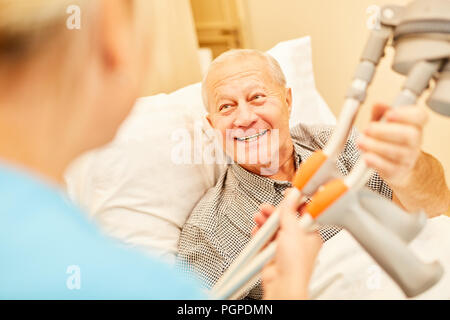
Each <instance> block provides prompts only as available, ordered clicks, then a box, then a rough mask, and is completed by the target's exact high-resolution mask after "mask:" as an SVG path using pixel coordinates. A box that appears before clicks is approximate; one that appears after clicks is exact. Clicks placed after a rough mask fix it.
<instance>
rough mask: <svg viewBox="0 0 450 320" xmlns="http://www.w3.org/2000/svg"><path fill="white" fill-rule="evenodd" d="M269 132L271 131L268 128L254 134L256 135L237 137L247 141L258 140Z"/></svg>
mask: <svg viewBox="0 0 450 320" xmlns="http://www.w3.org/2000/svg"><path fill="white" fill-rule="evenodd" d="M267 132H269V130H268V129H266V130H264V131H262V132H260V133H257V134H254V135H251V136H247V137H240V138H238V137H235V139H236V140H237V141H246V142H250V141H255V140H257V139H258V138H259V137H261V136H263V135H265V134H266V133H267Z"/></svg>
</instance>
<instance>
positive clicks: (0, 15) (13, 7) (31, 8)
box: [0, 0, 88, 54]
mask: <svg viewBox="0 0 450 320" xmlns="http://www.w3.org/2000/svg"><path fill="white" fill-rule="evenodd" d="M86 2H88V1H86V0H0V54H2V53H9V52H14V53H16V52H17V51H22V50H24V49H25V48H26V47H27V46H28V45H29V44H31V43H32V42H34V40H38V41H39V40H40V39H37V38H41V37H42V36H45V35H46V34H47V33H49V32H50V31H53V30H54V29H55V27H56V26H58V27H65V21H66V19H67V18H68V16H69V15H68V13H67V12H66V10H67V8H68V7H69V6H70V5H78V6H80V7H81V6H84V3H86ZM56 29H57V28H56Z"/></svg>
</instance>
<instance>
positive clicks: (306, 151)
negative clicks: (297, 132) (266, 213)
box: [231, 140, 314, 203]
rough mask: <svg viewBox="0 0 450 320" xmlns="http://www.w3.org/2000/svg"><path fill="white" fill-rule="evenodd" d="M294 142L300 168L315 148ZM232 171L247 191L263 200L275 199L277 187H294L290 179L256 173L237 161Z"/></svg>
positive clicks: (296, 162) (281, 188) (297, 165)
mask: <svg viewBox="0 0 450 320" xmlns="http://www.w3.org/2000/svg"><path fill="white" fill-rule="evenodd" d="M293 144H294V156H295V169H298V167H299V166H300V163H301V162H302V161H304V160H306V159H307V158H309V157H310V156H311V154H312V153H313V152H314V149H313V148H311V147H310V146H307V145H304V144H302V143H300V142H298V141H295V140H294V141H293ZM231 171H232V173H233V174H234V176H235V177H236V179H237V181H238V183H239V184H240V186H241V187H242V188H244V189H245V190H246V191H247V192H249V193H250V194H252V195H254V196H255V197H256V198H257V199H258V200H259V201H261V202H269V203H271V202H272V201H273V194H274V191H275V190H277V189H280V191H281V190H284V189H286V188H289V187H292V184H291V182H290V181H279V180H273V179H270V178H268V177H265V176H261V175H258V174H256V173H253V172H250V171H247V170H245V169H244V168H243V167H241V166H240V165H239V164H237V163H233V164H232V165H231ZM255 185H258V186H259V187H260V188H263V189H264V190H266V191H267V192H265V193H261V192H255Z"/></svg>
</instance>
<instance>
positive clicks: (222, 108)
mask: <svg viewBox="0 0 450 320" xmlns="http://www.w3.org/2000/svg"><path fill="white" fill-rule="evenodd" d="M229 108H231V105H230V104H223V105H221V106H220V107H219V111H225V110H227V109H229Z"/></svg>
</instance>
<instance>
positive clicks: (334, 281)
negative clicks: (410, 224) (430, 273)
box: [310, 216, 450, 299]
mask: <svg viewBox="0 0 450 320" xmlns="http://www.w3.org/2000/svg"><path fill="white" fill-rule="evenodd" d="M409 247H410V248H411V249H412V250H413V252H415V253H416V254H417V256H418V257H420V258H421V259H422V260H423V261H424V262H431V261H434V260H439V261H440V263H441V264H442V266H443V267H444V270H445V271H444V275H443V277H442V278H441V280H440V281H439V282H438V283H437V284H436V285H435V286H434V287H432V288H431V289H429V290H428V291H425V292H424V293H422V294H420V295H418V296H416V297H414V298H413V299H450V274H449V270H450V218H449V217H447V216H439V217H435V218H432V219H429V220H428V222H427V225H426V226H425V228H424V229H423V230H422V231H421V233H420V234H419V235H418V236H417V238H416V239H414V240H413V241H412V242H411V244H410V245H409ZM310 289H311V290H310V292H312V293H313V294H314V292H315V294H314V295H313V296H312V298H315V299H406V296H405V294H404V293H403V292H402V291H401V289H400V288H399V287H398V286H397V285H396V283H395V282H394V281H393V280H392V279H391V278H390V277H389V276H388V275H387V274H386V273H385V272H384V271H383V270H382V269H381V268H380V267H379V266H378V265H377V264H376V263H375V261H374V260H373V259H372V258H371V257H370V256H369V255H368V254H367V253H366V252H365V251H364V250H363V249H362V247H361V246H360V245H359V244H358V243H357V242H356V240H354V239H353V237H352V236H351V235H350V233H348V232H347V231H345V230H343V231H341V232H340V233H339V234H337V235H336V236H335V237H333V238H332V239H330V240H329V241H327V242H326V243H325V244H324V246H323V247H322V250H321V252H320V253H319V256H318V262H317V265H316V268H315V270H314V274H313V277H312V279H311V287H310ZM317 290H319V291H320V292H317Z"/></svg>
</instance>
